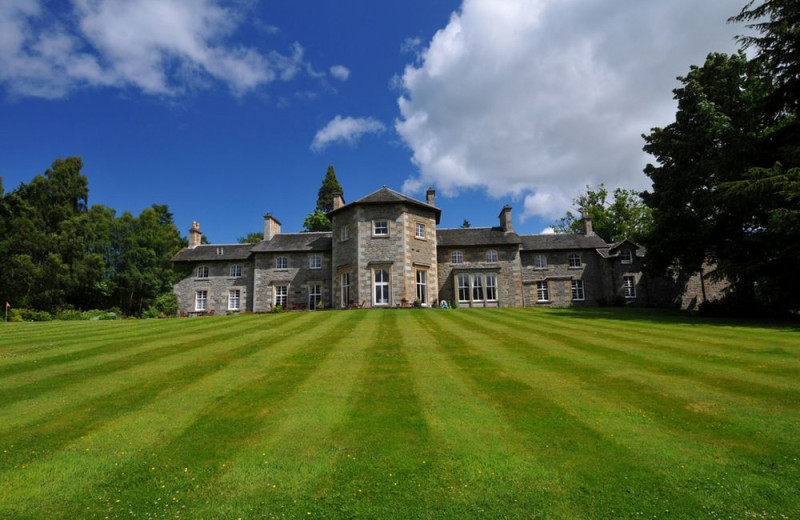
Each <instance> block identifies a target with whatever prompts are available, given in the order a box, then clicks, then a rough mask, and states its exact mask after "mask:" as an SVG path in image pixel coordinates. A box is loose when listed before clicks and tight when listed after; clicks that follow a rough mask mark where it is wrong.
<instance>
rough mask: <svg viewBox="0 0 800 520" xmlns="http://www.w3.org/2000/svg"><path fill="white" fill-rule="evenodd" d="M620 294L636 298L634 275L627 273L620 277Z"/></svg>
mask: <svg viewBox="0 0 800 520" xmlns="http://www.w3.org/2000/svg"><path fill="white" fill-rule="evenodd" d="M622 294H623V295H625V298H628V299H631V300H632V299H634V298H636V277H635V276H633V275H627V276H623V277H622Z"/></svg>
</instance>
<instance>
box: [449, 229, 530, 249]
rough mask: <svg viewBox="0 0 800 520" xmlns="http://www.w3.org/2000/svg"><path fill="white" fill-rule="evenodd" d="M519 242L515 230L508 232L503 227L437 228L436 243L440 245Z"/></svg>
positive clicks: (460, 245)
mask: <svg viewBox="0 0 800 520" xmlns="http://www.w3.org/2000/svg"><path fill="white" fill-rule="evenodd" d="M519 243H520V237H519V235H517V234H516V233H514V232H511V233H506V232H505V231H503V228H501V227H491V228H456V229H437V230H436V245H437V246H438V247H454V246H459V247H463V246H484V245H486V246H488V245H508V244H510V245H514V244H519Z"/></svg>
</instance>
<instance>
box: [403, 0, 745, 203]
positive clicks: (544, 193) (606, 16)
mask: <svg viewBox="0 0 800 520" xmlns="http://www.w3.org/2000/svg"><path fill="white" fill-rule="evenodd" d="M741 3H742V2H741V1H740V0H719V1H715V2H696V1H694V0H670V1H669V2H640V1H633V0H630V1H619V0H580V1H579V0H558V1H554V0H503V1H497V0H464V2H463V4H462V6H461V9H460V10H459V11H458V12H456V13H454V14H453V15H452V16H451V18H450V20H449V23H448V24H447V26H446V27H444V28H442V29H441V30H439V31H438V32H437V33H436V34H435V35H434V36H433V38H432V39H431V41H430V42H429V43H428V46H427V48H425V49H423V51H422V53H421V56H420V61H418V62H417V63H415V64H410V65H407V66H406V68H405V71H404V73H403V75H402V88H403V95H402V96H401V97H400V98H399V99H398V104H399V109H400V117H399V118H398V120H397V121H396V122H395V129H396V130H397V132H398V133H399V135H400V136H401V138H402V139H403V141H404V142H405V143H406V145H407V146H408V147H409V148H410V149H411V151H412V152H413V158H412V161H413V163H414V164H415V165H416V166H417V167H418V170H419V173H418V175H417V176H416V177H413V178H409V179H407V180H406V183H405V185H404V189H405V190H408V191H412V192H413V191H418V190H420V189H422V188H424V187H425V186H428V185H431V184H435V185H437V186H438V187H439V188H440V189H441V190H442V191H443V192H444V194H445V195H454V194H456V193H458V191H459V190H460V189H470V188H471V189H481V190H485V191H486V192H487V193H488V194H489V195H490V196H492V197H504V196H509V195H511V196H512V197H515V198H518V199H522V200H523V201H524V213H523V218H525V217H529V216H533V215H540V216H546V217H551V218H552V217H555V216H558V215H559V214H563V212H564V211H565V210H566V209H567V208H568V207H569V205H570V202H571V200H572V198H573V197H574V196H575V195H577V194H578V193H579V192H581V191H582V190H583V188H584V187H585V185H587V184H591V185H594V184H597V183H599V182H605V184H606V185H607V186H609V187H616V186H623V187H628V188H636V189H641V188H646V187H647V185H648V179H647V178H646V177H645V176H644V174H643V173H642V167H643V166H644V164H645V163H646V162H647V161H648V158H647V157H646V156H645V154H644V152H642V145H643V141H642V138H641V134H642V133H647V132H649V130H650V128H651V127H653V126H660V125H665V124H668V123H669V122H670V121H671V120H672V119H673V118H674V113H675V105H674V101H673V100H672V94H671V90H672V89H673V88H675V87H676V86H677V82H676V80H675V77H676V76H677V75H679V74H685V73H686V72H688V70H689V66H690V65H692V64H698V63H702V62H703V60H704V59H705V56H706V54H707V53H709V52H712V51H725V52H731V51H733V50H734V49H735V42H734V41H733V36H734V35H735V34H738V33H741V32H743V30H744V28H743V27H740V26H733V25H728V24H726V19H727V18H728V17H729V16H731V15H734V14H736V13H738V11H739V10H740V9H741V7H742V6H741Z"/></svg>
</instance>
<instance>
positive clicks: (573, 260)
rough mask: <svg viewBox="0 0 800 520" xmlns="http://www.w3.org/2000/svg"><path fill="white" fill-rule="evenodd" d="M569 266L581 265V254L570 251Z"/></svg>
mask: <svg viewBox="0 0 800 520" xmlns="http://www.w3.org/2000/svg"><path fill="white" fill-rule="evenodd" d="M568 260H569V266H570V267H580V266H581V255H579V254H578V253H570V254H569V257H568Z"/></svg>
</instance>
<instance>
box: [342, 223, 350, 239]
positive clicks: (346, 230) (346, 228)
mask: <svg viewBox="0 0 800 520" xmlns="http://www.w3.org/2000/svg"><path fill="white" fill-rule="evenodd" d="M348 238H350V225H349V224H345V225H344V226H342V229H341V231H340V233H339V239H340V240H341V241H342V242H344V241H345V240H347V239H348Z"/></svg>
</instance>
